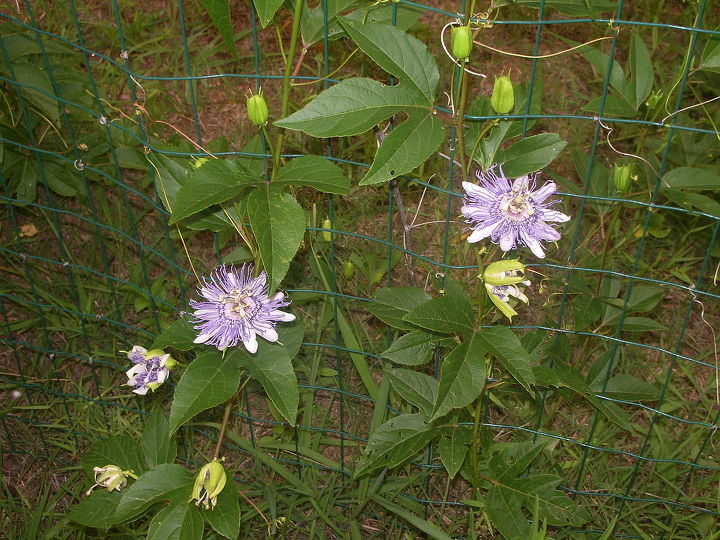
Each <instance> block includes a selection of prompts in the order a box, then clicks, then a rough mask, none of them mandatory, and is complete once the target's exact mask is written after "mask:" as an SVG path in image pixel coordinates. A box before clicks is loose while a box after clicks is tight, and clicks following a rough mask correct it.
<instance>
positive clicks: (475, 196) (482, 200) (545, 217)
mask: <svg viewBox="0 0 720 540" xmlns="http://www.w3.org/2000/svg"><path fill="white" fill-rule="evenodd" d="M497 170H498V171H499V174H498V173H496V172H495V171H496V168H495V167H493V168H491V169H489V170H487V171H484V172H483V171H478V172H477V177H478V180H479V181H480V185H476V184H472V183H470V182H463V184H462V185H463V188H464V189H465V193H466V197H465V205H464V206H463V207H462V209H461V212H462V214H463V215H464V216H465V218H466V222H467V223H469V224H470V227H471V228H472V230H473V232H472V233H471V234H470V236H469V237H468V239H467V240H468V242H470V243H474V242H479V241H480V240H482V239H484V238H488V237H489V238H490V240H491V241H492V242H493V243H494V244H499V245H500V249H502V250H503V251H509V250H511V249H515V247H516V246H517V245H518V244H520V245H526V246H527V247H529V248H530V250H531V251H532V252H533V253H534V254H535V255H536V256H537V257H540V258H543V257H545V251H544V250H543V246H542V244H541V242H543V241H549V242H554V241H556V240H559V239H560V233H559V232H557V230H556V229H555V226H554V225H550V224H549V223H548V222H558V223H563V222H565V221H569V220H570V216H567V215H565V214H563V213H561V212H558V211H556V210H553V209H552V207H553V206H555V205H556V204H557V203H559V202H560V201H559V200H550V201H548V200H547V199H548V197H550V196H551V195H553V194H554V193H555V192H556V191H557V187H556V185H555V182H546V183H545V184H543V185H542V186H541V187H540V188H538V189H536V186H537V176H538V174H537V173H536V174H532V175H525V176H521V177H519V178H516V179H515V180H514V181H511V179H509V178H507V177H506V176H505V174H504V173H503V171H502V167H500V166H498V167H497Z"/></svg>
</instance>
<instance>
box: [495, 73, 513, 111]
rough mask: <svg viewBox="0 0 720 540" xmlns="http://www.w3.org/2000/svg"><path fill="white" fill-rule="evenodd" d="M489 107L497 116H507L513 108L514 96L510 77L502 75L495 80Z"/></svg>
mask: <svg viewBox="0 0 720 540" xmlns="http://www.w3.org/2000/svg"><path fill="white" fill-rule="evenodd" d="M490 106H491V107H492V108H493V110H494V111H495V112H496V113H498V114H507V113H509V112H510V111H512V109H513V107H514V106H515V94H514V93H513V85H512V81H511V80H510V77H508V76H507V75H503V76H502V77H498V78H497V79H495V86H493V92H492V96H491V97H490Z"/></svg>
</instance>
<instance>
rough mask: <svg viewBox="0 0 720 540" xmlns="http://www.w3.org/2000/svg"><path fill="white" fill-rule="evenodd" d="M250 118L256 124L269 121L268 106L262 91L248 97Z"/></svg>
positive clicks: (263, 123) (260, 124) (259, 124)
mask: <svg viewBox="0 0 720 540" xmlns="http://www.w3.org/2000/svg"><path fill="white" fill-rule="evenodd" d="M247 112H248V118H249V119H250V121H251V122H252V123H253V124H255V125H256V126H263V125H265V124H266V123H267V121H268V108H267V103H265V98H264V97H263V95H262V93H260V94H255V95H252V96H250V97H249V98H247Z"/></svg>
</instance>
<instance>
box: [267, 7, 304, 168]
mask: <svg viewBox="0 0 720 540" xmlns="http://www.w3.org/2000/svg"><path fill="white" fill-rule="evenodd" d="M303 4H304V2H303V0H295V3H294V8H295V10H294V13H293V25H292V33H291V34H290V48H289V49H288V56H287V62H285V74H284V76H283V89H282V98H281V101H280V117H281V118H285V117H286V116H287V113H288V108H289V106H290V76H291V75H292V72H293V59H294V58H295V51H296V50H297V42H298V36H299V35H300V17H301V16H302V9H303ZM284 138H285V130H283V129H281V130H280V133H278V136H277V140H276V143H275V148H273V149H272V154H273V171H272V178H275V176H276V175H277V171H278V168H279V166H280V154H281V153H282V147H283V139H284Z"/></svg>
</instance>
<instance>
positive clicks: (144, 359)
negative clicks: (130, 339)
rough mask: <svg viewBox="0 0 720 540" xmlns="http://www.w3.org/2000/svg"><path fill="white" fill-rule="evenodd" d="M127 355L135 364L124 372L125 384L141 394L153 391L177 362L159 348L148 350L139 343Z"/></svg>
mask: <svg viewBox="0 0 720 540" xmlns="http://www.w3.org/2000/svg"><path fill="white" fill-rule="evenodd" d="M127 355H128V358H129V359H130V360H131V361H132V362H133V363H134V364H135V365H134V366H133V367H131V368H130V369H128V370H127V371H126V372H125V374H126V375H127V377H128V382H127V383H126V384H127V386H134V387H135V389H134V390H133V392H135V393H136V394H140V395H141V396H144V395H145V394H147V392H148V390H152V391H155V389H157V387H158V386H160V385H161V384H162V383H164V382H165V381H166V380H167V378H168V377H169V376H170V370H171V369H172V368H173V366H175V364H176V363H177V362H176V361H175V360H174V359H173V358H172V357H171V356H170V355H169V354H166V353H165V351H163V350H161V349H153V350H152V351H148V350H147V349H145V348H144V347H140V346H139V345H135V346H134V347H133V348H132V349H131V350H130V351H128V353H127Z"/></svg>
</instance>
